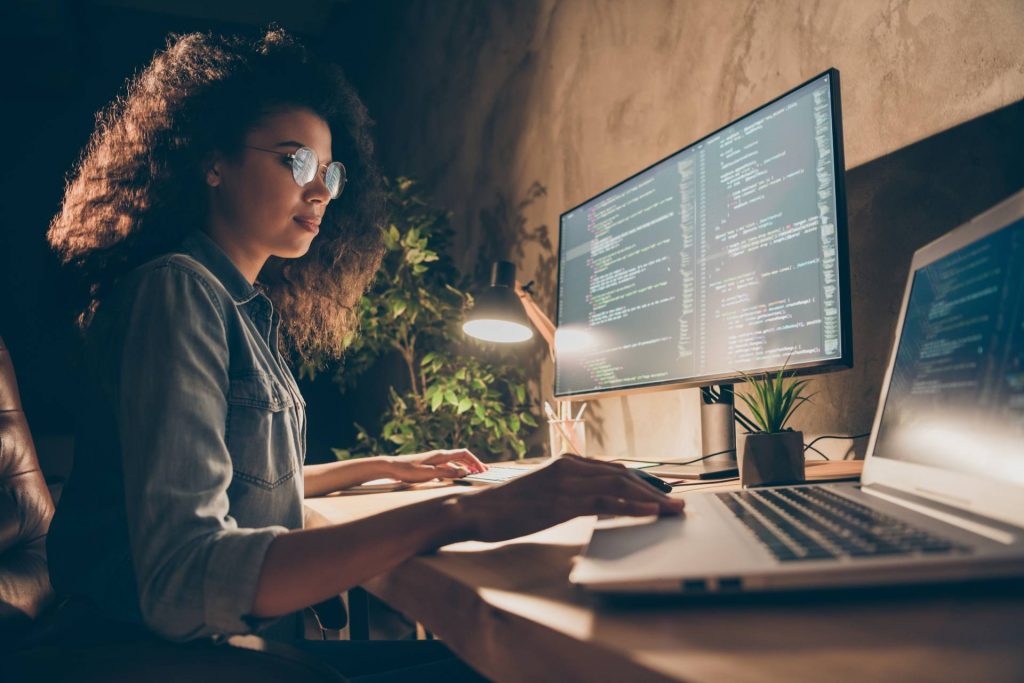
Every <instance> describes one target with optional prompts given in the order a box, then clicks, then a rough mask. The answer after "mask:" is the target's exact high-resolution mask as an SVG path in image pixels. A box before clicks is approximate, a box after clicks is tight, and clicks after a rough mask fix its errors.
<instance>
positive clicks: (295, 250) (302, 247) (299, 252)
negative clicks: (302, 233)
mask: <svg viewBox="0 0 1024 683" xmlns="http://www.w3.org/2000/svg"><path fill="white" fill-rule="evenodd" d="M312 245H313V240H311V239H307V240H303V241H302V242H296V243H293V244H289V245H287V246H282V247H281V248H280V249H278V250H276V251H275V252H274V256H277V257H278V258H287V259H297V258H302V257H303V256H305V255H306V254H308V253H309V248H310V247H311V246H312Z"/></svg>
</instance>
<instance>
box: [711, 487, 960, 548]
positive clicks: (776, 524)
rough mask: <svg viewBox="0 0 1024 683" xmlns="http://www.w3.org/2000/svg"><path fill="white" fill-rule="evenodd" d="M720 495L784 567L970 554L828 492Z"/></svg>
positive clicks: (803, 489) (817, 489)
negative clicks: (817, 562) (810, 562)
mask: <svg viewBox="0 0 1024 683" xmlns="http://www.w3.org/2000/svg"><path fill="white" fill-rule="evenodd" d="M715 495H717V496H718V498H719V500H721V501H722V502H723V503H725V505H726V507H728V508H729V510H730V511H731V512H732V513H733V514H734V515H736V517H737V518H738V519H739V520H740V521H741V522H742V523H743V524H744V525H745V526H746V527H747V528H748V529H750V531H751V532H753V534H754V535H755V536H756V537H757V539H758V540H759V541H760V542H761V543H762V544H763V545H764V546H765V547H766V548H768V550H769V551H771V553H772V554H773V555H774V556H775V557H776V559H778V560H779V561H781V562H797V561H801V560H828V559H834V558H844V557H845V558H868V557H880V556H891V555H914V554H921V555H934V554H940V553H967V552H970V548H969V547H966V546H962V545H957V544H955V543H952V542H951V541H949V540H948V539H945V538H942V537H940V536H938V535H936V534H933V533H930V532H927V531H924V530H922V529H919V528H917V527H914V526H912V525H910V524H907V523H906V522H903V521H901V520H898V519H896V518H895V517H892V516H890V515H887V514H885V513H882V512H879V511H878V510H873V509H871V508H869V507H867V506H865V505H861V504H860V503H857V502H854V501H852V500H850V499H848V498H845V497H843V496H840V495H839V494H837V493H835V492H833V491H830V490H829V489H827V488H825V487H820V486H806V487H796V488H780V489H764V490H759V491H737V492H729V493H718V494H715Z"/></svg>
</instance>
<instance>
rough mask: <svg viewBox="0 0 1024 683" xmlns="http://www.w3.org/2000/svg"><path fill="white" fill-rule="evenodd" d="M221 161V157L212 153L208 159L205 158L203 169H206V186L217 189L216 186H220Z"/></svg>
mask: <svg viewBox="0 0 1024 683" xmlns="http://www.w3.org/2000/svg"><path fill="white" fill-rule="evenodd" d="M221 160H222V157H221V155H220V154H219V153H216V152H214V153H212V154H210V156H209V157H207V159H206V162H205V163H204V164H203V167H204V168H205V169H206V173H205V177H206V184H207V185H208V186H210V187H217V186H218V185H220V181H221V175H220V165H221Z"/></svg>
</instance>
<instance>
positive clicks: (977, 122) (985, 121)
mask: <svg viewBox="0 0 1024 683" xmlns="http://www.w3.org/2000/svg"><path fill="white" fill-rule="evenodd" d="M1022 149H1024V100H1021V101H1019V102H1016V103H1015V104H1012V105H1008V106H1006V107H1004V108H1002V109H998V110H996V111H994V112H991V113H989V114H986V115H985V116H981V117H979V118H976V119H973V120H971V121H968V122H966V123H963V124H961V125H959V126H956V127H954V128H951V129H949V130H946V131H944V132H942V133H939V134H937V135H933V136H932V137H929V138H926V139H925V140H922V141H920V142H917V143H915V144H913V145H910V146H908V147H904V148H902V149H899V150H897V151H895V152H893V153H891V154H887V155H886V156H884V157H880V158H878V159H875V160H873V161H870V162H868V163H866V164H863V165H861V166H857V167H856V168H852V169H850V170H848V171H847V174H846V189H847V210H848V216H849V245H850V278H851V290H852V294H853V300H852V304H853V306H852V308H853V355H854V367H853V369H852V370H849V371H846V372H838V373H835V374H832V375H827V376H823V377H821V378H820V379H819V380H818V382H817V384H819V389H820V390H822V393H821V394H819V397H818V399H816V403H817V404H818V405H817V409H816V410H814V411H813V413H817V415H816V419H815V420H814V421H815V422H818V424H815V425H813V426H814V427H815V428H816V429H814V430H810V431H816V432H817V433H821V434H826V433H848V434H853V433H860V432H866V431H868V430H869V429H870V427H871V423H872V420H873V419H874V410H875V407H876V405H877V401H878V392H879V389H880V387H881V383H882V380H883V376H884V373H885V367H886V365H887V364H888V361H889V354H890V352H891V345H892V341H893V336H894V333H895V327H896V318H897V315H898V313H899V308H900V305H901V303H902V298H903V290H904V287H905V286H906V281H907V274H908V269H909V268H910V260H911V257H912V256H913V253H914V251H915V250H916V249H918V248H919V247H921V246H923V245H925V244H927V243H928V242H930V241H932V240H934V239H936V238H938V237H940V236H941V235H943V234H945V233H946V232H949V231H950V230H952V229H953V228H955V227H957V226H958V225H960V224H962V223H964V222H966V221H967V220H969V219H971V218H972V217H974V216H976V215H977V214H979V213H981V212H983V211H985V210H986V209H988V208H989V207H991V206H992V205H994V204H996V203H998V202H999V201H1001V200H1002V199H1004V198H1005V197H1007V196H1009V195H1011V194H1013V193H1014V192H1016V191H1017V190H1019V189H1021V188H1022V187H1024V155H1022V154H1021V152H1020V150H1022ZM809 412H811V411H809ZM819 421H820V422H819ZM837 428H839V429H841V430H842V431H841V432H834V431H829V430H830V429H832V430H834V429H837ZM866 445H867V443H866V440H862V441H859V442H858V443H857V444H856V447H857V451H856V452H857V457H863V455H864V450H865V448H866Z"/></svg>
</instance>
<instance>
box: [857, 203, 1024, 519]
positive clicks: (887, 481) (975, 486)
mask: <svg viewBox="0 0 1024 683" xmlns="http://www.w3.org/2000/svg"><path fill="white" fill-rule="evenodd" d="M1021 219H1024V190H1021V191H1019V192H1017V193H1016V194H1013V195H1011V196H1010V197H1008V198H1006V199H1004V200H1003V201H1002V202H1000V203H999V204H997V205H995V206H994V207H992V208H990V209H989V210H988V211H985V212H984V213H982V214H980V215H978V216H977V217H975V218H974V219H972V220H970V221H968V222H967V223H965V224H963V225H961V226H960V227H958V228H955V229H953V230H952V231H950V232H948V233H946V234H945V235H943V236H942V237H939V238H938V239H936V240H934V241H933V242H930V243H928V244H926V245H925V246H923V247H921V248H920V249H918V250H917V251H915V252H914V257H913V259H912V261H911V264H910V273H909V275H908V276H907V282H906V285H905V287H904V291H903V303H902V305H901V306H900V314H899V317H898V318H897V321H896V330H895V334H894V337H895V338H894V339H893V343H892V348H891V350H890V353H889V365H888V367H887V368H886V370H885V379H884V380H883V381H882V388H881V392H880V395H879V398H878V404H877V406H876V408H875V421H874V423H873V424H872V426H871V438H870V440H869V441H868V449H867V455H866V458H865V461H864V471H863V473H862V474H861V481H862V483H863V484H864V485H865V487H870V486H874V485H879V484H881V485H884V486H887V487H889V488H892V489H897V490H900V491H904V492H906V493H910V494H913V495H916V496H920V497H922V498H926V499H929V500H932V501H936V502H938V503H943V504H946V505H949V506H952V507H955V508H959V509H962V510H969V511H970V512H972V513H975V514H979V515H982V516H984V517H988V518H991V519H997V520H1000V521H1003V522H1008V523H1010V524H1016V525H1018V526H1020V525H1022V524H1024V496H1021V486H1020V485H1019V484H1015V483H1010V482H1006V481H1002V480H999V479H997V478H995V477H985V476H981V475H978V474H974V473H972V472H961V471H953V470H947V469H942V468H939V467H933V466H931V465H926V464H923V463H920V462H908V461H905V460H898V459H896V458H892V457H886V456H884V455H877V454H876V453H875V448H876V445H877V440H878V430H879V426H880V425H881V424H882V415H883V414H884V413H885V403H886V399H887V398H888V396H889V387H890V383H891V382H892V374H893V370H894V369H895V367H896V356H897V354H898V352H899V347H900V339H901V338H902V337H903V331H904V330H903V328H904V325H905V323H906V315H907V307H908V306H909V303H910V294H911V291H912V289H913V285H914V278H915V276H916V275H917V273H918V271H919V270H921V269H922V268H924V267H925V266H928V265H931V264H932V263H935V262H936V261H938V260H939V259H941V258H943V257H944V256H947V255H949V254H952V253H953V252H955V251H957V250H959V249H961V248H962V247H965V246H967V245H969V244H972V243H974V242H976V241H978V240H980V239H983V238H984V237H986V236H987V235H990V234H992V233H994V232H998V231H999V230H1002V229H1003V228H1005V227H1007V226H1008V225H1010V224H1011V223H1015V222H1017V221H1018V220H1021ZM865 490H867V488H866V489H865Z"/></svg>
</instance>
